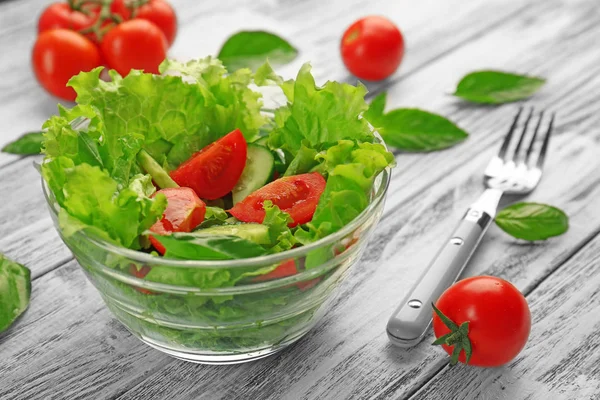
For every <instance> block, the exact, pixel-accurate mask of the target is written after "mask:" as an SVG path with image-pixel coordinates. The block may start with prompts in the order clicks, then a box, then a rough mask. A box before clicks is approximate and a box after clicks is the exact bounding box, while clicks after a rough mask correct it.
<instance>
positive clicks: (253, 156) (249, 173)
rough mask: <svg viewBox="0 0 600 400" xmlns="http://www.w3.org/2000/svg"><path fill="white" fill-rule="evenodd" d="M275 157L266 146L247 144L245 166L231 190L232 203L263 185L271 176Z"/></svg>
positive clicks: (242, 198)
mask: <svg viewBox="0 0 600 400" xmlns="http://www.w3.org/2000/svg"><path fill="white" fill-rule="evenodd" d="M274 166H275V158H274V157H273V154H271V152H270V151H269V149H267V148H266V147H263V146H259V145H256V144H254V143H249V144H248V155H247V159H246V167H245V168H244V172H242V176H241V177H240V180H239V181H238V183H237V184H236V185H235V187H234V188H233V190H232V191H231V193H232V195H233V204H236V203H238V202H240V201H242V200H244V199H245V198H246V196H248V195H249V194H250V193H252V192H254V191H255V190H257V189H259V188H261V187H263V186H264V185H265V184H266V183H267V182H268V181H269V179H270V178H271V176H273V167H274Z"/></svg>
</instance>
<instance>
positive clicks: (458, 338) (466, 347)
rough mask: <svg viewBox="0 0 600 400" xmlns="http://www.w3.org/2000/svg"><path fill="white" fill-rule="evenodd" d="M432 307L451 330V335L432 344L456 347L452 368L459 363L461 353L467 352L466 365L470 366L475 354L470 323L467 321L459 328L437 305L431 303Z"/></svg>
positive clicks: (441, 337)
mask: <svg viewBox="0 0 600 400" xmlns="http://www.w3.org/2000/svg"><path fill="white" fill-rule="evenodd" d="M431 306H432V307H433V311H434V312H435V313H436V315H437V316H438V317H439V318H440V319H441V320H442V322H443V323H444V325H446V327H447V328H448V329H449V330H450V333H447V334H445V335H443V336H440V337H439V338H437V339H436V340H435V341H434V342H433V343H432V344H433V345H446V346H454V350H453V351H452V355H451V356H450V366H454V365H456V363H458V357H459V356H460V352H461V351H464V352H465V364H468V363H469V360H470V359H471V355H472V353H473V352H472V348H471V340H470V339H469V321H465V322H463V323H462V324H460V326H458V325H457V324H456V323H455V322H454V321H452V320H451V319H450V318H448V317H447V316H446V315H444V313H443V312H441V311H440V310H439V309H438V308H437V307H436V306H435V304H433V303H431Z"/></svg>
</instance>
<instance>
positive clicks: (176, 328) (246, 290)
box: [42, 169, 391, 364]
mask: <svg viewBox="0 0 600 400" xmlns="http://www.w3.org/2000/svg"><path fill="white" fill-rule="evenodd" d="M390 173H391V172H390V170H389V169H386V170H384V171H383V172H382V173H381V174H380V175H379V176H378V177H377V178H376V180H375V184H374V187H373V190H372V195H371V203H370V204H369V206H368V207H367V208H366V209H365V210H364V211H363V212H362V213H361V214H360V215H359V216H358V217H357V218H356V219H354V220H353V221H352V222H351V223H350V224H348V225H347V226H345V227H344V228H343V229H342V230H340V231H338V232H336V233H335V234H333V235H330V236H328V237H326V238H323V239H321V240H319V241H317V242H315V243H312V244H311V245H309V246H304V247H299V248H296V249H292V250H289V251H286V252H283V253H278V254H273V255H269V256H263V257H256V258H249V259H241V260H228V261H187V260H183V261H182V260H170V259H163V258H160V257H155V256H152V255H150V254H146V253H143V252H139V251H134V250H130V249H125V248H121V247H117V246H114V245H112V244H110V243H108V242H105V241H102V240H100V239H97V238H94V237H92V236H89V235H87V234H85V233H83V232H77V233H75V234H73V235H70V236H65V235H64V232H63V231H62V230H61V228H60V225H59V223H58V212H59V210H60V208H59V206H58V204H57V203H56V201H55V199H54V196H53V194H52V193H51V192H50V190H49V189H48V187H47V185H46V184H45V182H42V183H43V188H44V193H45V196H46V200H47V201H48V205H49V208H50V214H51V215H52V218H53V220H54V225H55V227H56V229H57V230H58V232H59V234H60V235H61V237H62V239H63V241H64V242H65V244H66V245H67V246H68V247H69V249H71V251H72V252H73V254H74V255H75V258H76V259H77V261H79V264H80V265H81V267H82V268H83V270H84V272H85V274H86V275H87V277H88V278H89V280H90V281H91V282H92V283H93V284H94V286H95V287H96V288H97V289H98V291H99V292H100V294H101V295H102V298H103V299H104V301H105V302H106V305H107V306H108V308H109V309H110V310H111V311H112V312H113V313H114V315H115V316H116V317H117V319H118V320H119V321H121V322H122V323H123V324H124V325H125V326H126V327H127V328H128V329H129V330H130V331H131V332H132V333H133V334H134V335H135V336H137V337H138V338H140V339H141V340H142V341H143V342H144V343H146V344H148V345H150V346H152V347H154V348H156V349H158V350H160V351H163V352H165V353H167V354H170V355H171V356H174V357H177V358H180V359H184V360H187V361H193V362H199V363H208V364H232V363H239V362H245V361H250V360H255V359H259V358H262V357H266V356H267V355H269V354H272V353H274V352H276V351H278V350H281V349H283V348H284V347H286V346H288V345H290V344H291V343H293V342H295V341H297V340H298V339H300V338H301V337H302V336H303V335H304V334H306V333H307V332H308V331H309V330H310V329H311V328H312V327H313V326H314V325H315V323H316V322H317V321H318V320H319V319H320V318H321V316H322V315H323V313H324V312H325V311H326V309H327V308H328V306H329V305H330V304H331V303H332V300H333V292H334V289H336V287H337V286H338V285H339V283H340V282H341V280H342V279H343V277H344V275H345V273H346V272H347V271H348V269H349V267H350V266H352V265H353V264H354V263H355V262H356V261H357V260H358V259H359V257H360V255H361V253H362V251H363V250H364V248H365V246H366V245H367V242H368V237H369V234H370V232H371V231H372V230H373V228H374V226H375V225H376V224H377V222H378V221H379V218H380V217H381V213H382V210H383V206H384V199H385V194H386V192H387V187H388V184H389V180H390ZM316 253H319V254H320V255H321V256H322V255H323V254H327V255H328V256H327V257H325V258H326V259H327V258H328V257H331V258H330V259H329V260H328V261H326V262H325V263H322V264H320V265H318V266H317V267H314V268H310V269H306V268H304V265H306V263H305V261H306V259H307V257H309V258H310V257H313V256H315V254H316ZM291 261H294V262H295V264H296V266H297V273H296V274H294V275H292V276H288V277H285V278H279V279H274V280H269V281H265V282H257V281H256V280H253V278H252V277H247V278H242V279H241V280H239V281H238V282H237V283H236V285H235V286H231V287H216V288H214V287H213V288H207V287H203V286H206V285H205V284H204V283H205V282H208V281H210V282H214V281H215V280H218V279H219V278H218V277H219V276H223V277H224V280H228V279H230V278H231V277H234V276H241V275H242V274H244V276H248V275H251V273H252V272H253V271H256V270H259V269H262V268H265V267H270V266H271V267H272V266H276V265H280V264H282V263H286V262H287V263H289V262H291ZM148 268H152V269H153V268H162V269H164V271H163V272H164V273H168V272H169V271H176V272H181V269H183V270H184V271H185V273H186V274H185V275H186V277H188V279H186V280H185V281H182V282H181V283H179V284H178V285H170V284H165V283H159V282H152V281H149V280H148V279H140V278H137V277H136V276H135V275H136V273H135V272H136V271H138V270H142V269H145V271H148ZM177 270H179V271H177ZM219 274H221V275H219ZM137 275H139V274H137Z"/></svg>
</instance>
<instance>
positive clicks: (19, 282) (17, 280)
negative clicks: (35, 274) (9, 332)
mask: <svg viewBox="0 0 600 400" xmlns="http://www.w3.org/2000/svg"><path fill="white" fill-rule="evenodd" d="M30 296H31V273H30V272H29V269H27V268H26V267H24V266H23V265H21V264H17V263H16V262H14V261H11V260H9V259H8V258H6V257H5V256H4V255H3V254H0V332H3V331H4V330H6V329H7V328H8V327H9V326H11V325H12V323H13V322H14V321H15V320H16V319H17V318H18V317H19V315H21V314H22V313H23V312H24V311H25V310H26V309H27V306H28V305H29V297H30Z"/></svg>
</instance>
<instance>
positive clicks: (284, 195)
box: [229, 172, 326, 227]
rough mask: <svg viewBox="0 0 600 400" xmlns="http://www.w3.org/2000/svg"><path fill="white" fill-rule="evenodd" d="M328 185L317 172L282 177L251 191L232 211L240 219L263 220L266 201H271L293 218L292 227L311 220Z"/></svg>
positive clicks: (247, 220) (245, 220) (249, 220)
mask: <svg viewBox="0 0 600 400" xmlns="http://www.w3.org/2000/svg"><path fill="white" fill-rule="evenodd" d="M325 184H326V182H325V178H323V177H322V176H321V174H319V173H318V172H312V173H309V174H302V175H294V176H286V177H283V178H279V179H277V180H276V181H273V182H271V183H269V184H268V185H265V186H263V187H262V188H260V189H258V190H257V191H255V192H253V193H251V194H250V195H249V196H248V197H246V198H245V199H244V200H242V201H240V202H239V203H237V204H236V205H235V206H234V207H233V208H232V209H231V210H229V212H230V213H231V215H233V216H234V217H236V218H237V219H239V220H240V221H243V222H258V223H262V222H263V220H264V219H265V210H264V207H263V203H264V202H265V201H266V200H271V201H272V202H273V204H274V205H276V206H278V207H279V208H280V209H281V211H285V212H286V213H288V214H289V215H290V216H291V217H292V219H293V221H292V222H291V223H290V224H289V226H290V227H293V226H296V225H298V224H304V223H307V222H309V221H310V220H311V219H312V217H313V214H314V213H315V209H316V208H317V204H318V203H319V198H320V197H321V194H322V193H323V191H324V190H325Z"/></svg>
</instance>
